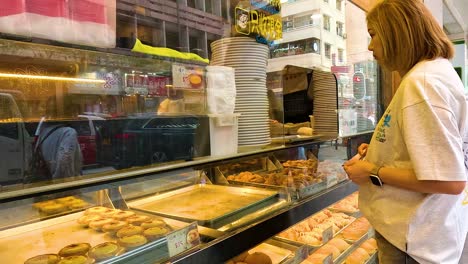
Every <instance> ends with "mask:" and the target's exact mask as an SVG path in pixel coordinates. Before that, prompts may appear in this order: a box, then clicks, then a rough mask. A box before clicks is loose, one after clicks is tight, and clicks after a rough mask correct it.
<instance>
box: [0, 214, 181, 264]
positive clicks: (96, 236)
mask: <svg viewBox="0 0 468 264" xmlns="http://www.w3.org/2000/svg"><path fill="white" fill-rule="evenodd" d="M82 215H83V214H82V213H74V214H69V215H65V216H61V217H56V218H53V219H49V220H45V221H41V222H37V223H33V224H29V225H24V226H19V227H15V228H11V229H7V230H4V231H0V259H1V260H2V263H8V264H16V263H18V264H22V263H24V261H25V260H26V259H28V258H30V257H33V256H37V255H41V254H50V253H55V254H56V253H58V252H59V251H60V249H62V248H63V247H65V246H67V245H69V244H72V243H81V242H84V243H89V244H91V246H96V245H98V244H100V243H104V242H109V241H113V242H115V241H116V238H115V237H113V236H110V235H109V234H107V233H103V232H98V231H94V230H93V229H90V228H84V227H81V226H80V225H79V224H78V223H77V222H76V220H77V219H78V218H79V217H80V216H82ZM163 219H164V221H166V223H167V224H168V225H169V226H170V227H172V228H174V229H180V228H182V227H185V226H186V225H187V224H186V223H184V222H180V221H177V220H173V219H166V218H163ZM164 240H165V238H164V237H163V238H161V239H159V240H156V241H152V242H149V243H147V244H145V245H143V246H142V248H148V247H153V246H155V245H156V244H163V245H165V244H166V243H165V242H164ZM139 250H140V248H136V249H134V250H131V251H128V252H124V253H122V255H121V256H117V257H116V258H113V259H112V260H115V259H119V258H120V257H125V255H128V254H134V253H135V252H137V251H139Z"/></svg>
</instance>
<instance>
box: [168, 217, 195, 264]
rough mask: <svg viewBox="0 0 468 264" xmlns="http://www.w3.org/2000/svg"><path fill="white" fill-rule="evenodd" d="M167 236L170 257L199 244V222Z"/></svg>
mask: <svg viewBox="0 0 468 264" xmlns="http://www.w3.org/2000/svg"><path fill="white" fill-rule="evenodd" d="M166 238H167V247H168V250H169V256H170V257H173V256H175V255H177V254H180V253H182V252H184V251H186V250H187V249H190V248H192V247H195V246H197V245H199V244H200V235H199V234H198V227H197V222H193V223H191V224H190V225H188V226H186V227H184V228H183V229H180V230H177V231H174V232H172V233H170V234H168V235H167V236H166Z"/></svg>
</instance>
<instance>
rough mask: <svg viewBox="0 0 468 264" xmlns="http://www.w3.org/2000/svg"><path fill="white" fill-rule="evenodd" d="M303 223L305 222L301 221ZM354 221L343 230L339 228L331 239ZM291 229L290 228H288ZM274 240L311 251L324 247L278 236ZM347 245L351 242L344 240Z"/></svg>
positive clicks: (321, 244)
mask: <svg viewBox="0 0 468 264" xmlns="http://www.w3.org/2000/svg"><path fill="white" fill-rule="evenodd" d="M303 221H305V220H303ZM354 221H355V220H352V221H351V222H350V223H349V224H347V225H345V226H344V227H343V228H341V229H340V230H338V232H336V233H335V234H334V235H333V238H335V237H339V235H340V233H341V231H343V230H344V229H346V228H347V227H348V226H349V225H351V223H353V222H354ZM290 228H291V227H290ZM275 239H277V240H279V241H283V242H285V243H289V244H292V245H295V246H302V245H307V246H308V247H310V248H311V249H312V250H313V249H317V248H319V247H321V246H323V245H325V244H326V243H323V242H322V243H320V244H317V245H315V244H314V245H313V244H308V243H304V242H299V241H296V240H291V239H288V238H284V237H280V236H279V235H276V236H275ZM344 240H345V241H346V242H347V243H349V244H351V243H353V242H351V241H349V240H346V239H344Z"/></svg>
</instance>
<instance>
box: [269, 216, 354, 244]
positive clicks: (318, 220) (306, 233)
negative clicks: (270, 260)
mask: <svg viewBox="0 0 468 264" xmlns="http://www.w3.org/2000/svg"><path fill="white" fill-rule="evenodd" d="M354 220H355V218H354V217H352V216H349V215H347V214H343V213H335V212H331V211H329V210H327V209H325V210H322V211H320V212H319V213H317V214H315V215H313V216H311V217H309V218H306V219H305V220H303V221H301V222H299V223H297V224H295V225H293V226H292V227H290V228H288V229H286V230H285V231H283V232H281V233H279V234H278V235H277V239H280V240H282V241H285V242H288V243H292V244H306V245H308V246H310V247H312V248H317V247H321V246H323V245H324V243H323V240H322V239H323V237H322V236H323V232H324V231H325V230H327V229H329V228H330V227H331V228H332V231H333V236H334V235H336V234H337V233H339V232H341V231H342V230H344V228H346V227H347V226H348V225H350V224H351V223H352V222H353V221H354Z"/></svg>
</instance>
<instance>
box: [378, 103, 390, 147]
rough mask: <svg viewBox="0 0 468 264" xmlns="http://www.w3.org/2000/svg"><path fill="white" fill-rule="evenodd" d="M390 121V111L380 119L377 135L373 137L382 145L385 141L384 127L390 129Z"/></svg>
mask: <svg viewBox="0 0 468 264" xmlns="http://www.w3.org/2000/svg"><path fill="white" fill-rule="evenodd" d="M391 119H392V116H391V115H390V110H388V111H387V113H386V114H385V116H384V117H383V118H382V120H381V122H380V124H379V127H378V128H377V131H376V132H377V134H376V136H375V139H376V140H377V141H379V142H381V143H384V142H385V141H387V139H386V138H385V127H390V120H391Z"/></svg>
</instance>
